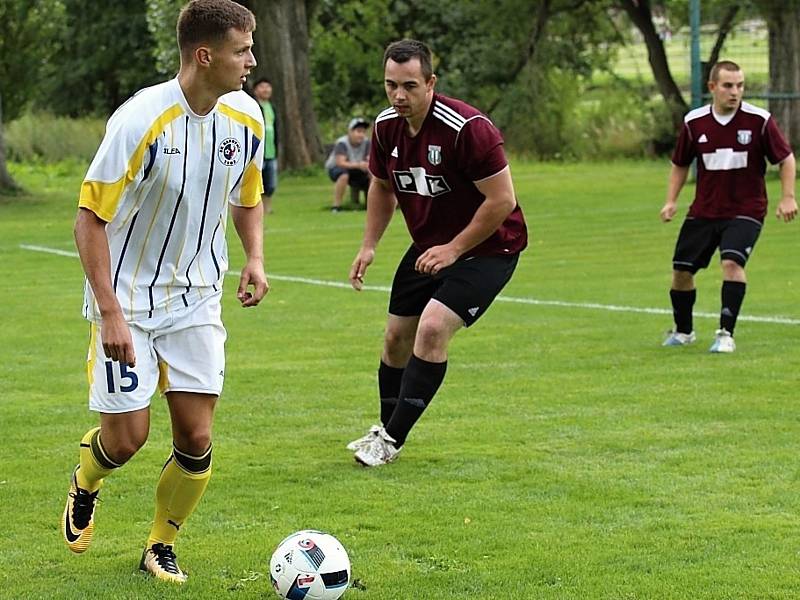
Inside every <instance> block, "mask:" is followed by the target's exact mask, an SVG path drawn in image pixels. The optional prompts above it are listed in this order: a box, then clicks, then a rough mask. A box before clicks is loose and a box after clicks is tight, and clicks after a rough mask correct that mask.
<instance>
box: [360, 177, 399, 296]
mask: <svg viewBox="0 0 800 600" xmlns="http://www.w3.org/2000/svg"><path fill="white" fill-rule="evenodd" d="M396 203H397V199H396V198H395V197H394V190H392V186H391V184H390V183H389V181H388V180H387V179H379V178H377V177H375V176H373V177H372V180H371V182H370V184H369V191H368V192H367V224H366V226H365V227H364V240H363V241H362V242H361V248H360V249H359V251H358V254H356V258H355V260H354V261H353V264H352V266H351V267H350V285H352V286H353V289H355V290H358V291H360V290H361V288H362V287H363V285H364V273H366V272H367V267H369V265H370V264H372V261H373V260H374V259H375V247H376V246H377V245H378V242H379V241H380V239H381V237H382V236H383V233H384V232H385V231H386V228H387V227H388V226H389V222H390V221H391V220H392V217H393V216H394V209H395V205H396Z"/></svg>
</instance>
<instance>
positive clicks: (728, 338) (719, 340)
mask: <svg viewBox="0 0 800 600" xmlns="http://www.w3.org/2000/svg"><path fill="white" fill-rule="evenodd" d="M715 336H716V337H715V338H714V343H713V344H711V348H709V349H708V351H709V352H713V353H714V354H731V353H732V352H733V351H734V350H736V342H734V341H733V336H732V335H731V334H730V333H728V331H727V330H726V329H717V333H716V334H715Z"/></svg>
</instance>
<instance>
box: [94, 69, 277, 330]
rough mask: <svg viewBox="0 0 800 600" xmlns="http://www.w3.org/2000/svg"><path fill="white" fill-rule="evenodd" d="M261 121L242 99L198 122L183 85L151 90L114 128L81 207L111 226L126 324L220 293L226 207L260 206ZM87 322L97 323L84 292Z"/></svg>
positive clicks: (222, 102) (225, 101)
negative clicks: (231, 205) (184, 93)
mask: <svg viewBox="0 0 800 600" xmlns="http://www.w3.org/2000/svg"><path fill="white" fill-rule="evenodd" d="M263 138H264V121H263V116H262V114H261V109H260V108H259V106H258V104H257V103H256V101H255V100H253V99H252V98H250V96H248V95H247V94H246V93H245V92H242V91H237V92H231V93H229V94H226V95H224V96H222V97H221V98H220V99H219V100H218V102H217V104H216V106H215V107H214V109H213V110H212V111H211V112H210V113H208V114H207V115H204V116H200V115H197V114H195V113H194V112H193V111H192V110H191V108H190V107H189V104H188V103H187V102H186V98H185V97H184V95H183V91H182V90H181V87H180V85H179V83H178V80H177V79H173V80H171V81H167V82H165V83H162V84H159V85H155V86H153V87H150V88H145V89H143V90H141V91H140V92H138V93H137V94H136V95H135V96H133V97H132V98H131V99H130V100H128V101H127V102H126V103H125V104H123V105H122V106H121V107H120V108H119V109H117V111H116V112H115V113H114V114H113V115H112V116H111V118H110V119H109V120H108V124H107V126H106V133H105V137H104V138H103V141H102V143H101V144H100V148H99V149H98V151H97V154H96V155H95V157H94V160H93V161H92V164H91V166H90V167H89V171H88V173H87V174H86V177H85V179H84V181H83V185H82V186H81V194H80V201H79V205H80V206H81V207H83V208H87V209H89V210H91V211H93V212H94V213H95V214H96V215H97V216H98V217H100V218H101V219H102V220H103V221H106V222H107V223H108V225H107V227H106V234H107V236H108V242H109V248H110V251H111V279H112V284H113V286H114V290H115V292H116V294H117V298H118V299H119V303H120V305H121V307H122V311H123V314H124V315H125V318H126V319H127V320H128V321H140V320H143V319H148V318H151V317H153V316H155V315H157V314H162V313H165V312H170V311H172V310H174V309H176V308H177V307H179V306H189V305H191V304H193V303H194V302H196V301H198V300H199V299H201V298H204V297H206V296H207V295H208V294H215V293H218V292H219V291H220V290H221V288H222V278H223V277H224V274H225V271H226V270H227V268H228V252H227V246H226V242H225V229H226V223H227V212H228V203H231V204H234V205H236V206H246V207H252V206H256V205H257V204H258V203H259V202H260V201H261V194H262V191H263V184H262V181H261V167H262V162H263V154H264V145H263V143H262V141H263ZM83 314H84V316H85V317H86V318H87V319H89V320H90V321H94V322H99V320H100V313H99V311H98V309H97V304H96V302H95V299H94V295H93V294H92V290H91V287H90V286H89V284H88V282H87V283H86V289H85V299H84V307H83Z"/></svg>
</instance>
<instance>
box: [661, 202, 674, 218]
mask: <svg viewBox="0 0 800 600" xmlns="http://www.w3.org/2000/svg"><path fill="white" fill-rule="evenodd" d="M676 212H678V205H677V204H676V203H675V202H665V203H664V208H662V209H661V213H660V217H661V220H662V221H664V223H669V222H670V221H672V218H673V217H674V216H675V213H676Z"/></svg>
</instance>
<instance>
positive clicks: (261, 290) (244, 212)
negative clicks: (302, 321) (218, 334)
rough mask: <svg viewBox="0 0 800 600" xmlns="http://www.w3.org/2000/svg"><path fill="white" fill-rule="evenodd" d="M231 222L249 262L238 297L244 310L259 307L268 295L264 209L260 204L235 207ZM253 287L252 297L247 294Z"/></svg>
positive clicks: (233, 207) (245, 267)
mask: <svg viewBox="0 0 800 600" xmlns="http://www.w3.org/2000/svg"><path fill="white" fill-rule="evenodd" d="M231 218H232V219H233V225H234V226H235V227H236V233H237V234H238V235H239V239H240V240H241V241H242V248H244V254H245V257H246V259H247V262H246V263H245V266H244V268H243V269H242V275H241V277H240V278H239V289H238V290H237V291H236V297H237V298H238V299H239V302H241V303H242V306H244V307H247V306H256V305H257V304H258V303H259V302H261V299H262V298H263V297H264V295H265V294H266V293H267V292H268V291H269V282H267V276H266V275H265V273H264V205H263V204H261V202H259V203H258V204H256V205H255V206H252V207H247V206H236V205H235V204H232V205H231ZM251 284H252V286H253V292H252V293H250V292H248V291H247V287H248V286H249V285H251Z"/></svg>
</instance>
